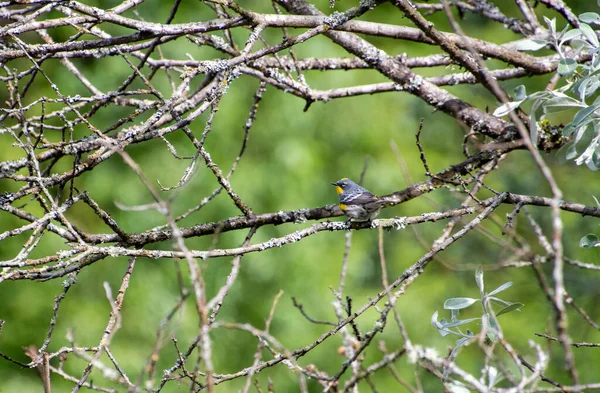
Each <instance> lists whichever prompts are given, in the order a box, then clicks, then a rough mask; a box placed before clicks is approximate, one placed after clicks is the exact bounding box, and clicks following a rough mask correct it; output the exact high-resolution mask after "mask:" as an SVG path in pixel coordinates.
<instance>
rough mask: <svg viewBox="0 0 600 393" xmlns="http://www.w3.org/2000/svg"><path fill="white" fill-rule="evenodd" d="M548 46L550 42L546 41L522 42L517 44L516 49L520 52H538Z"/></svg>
mask: <svg viewBox="0 0 600 393" xmlns="http://www.w3.org/2000/svg"><path fill="white" fill-rule="evenodd" d="M546 45H548V41H546V40H520V41H517V42H515V44H514V48H515V49H516V50H520V51H525V50H530V51H536V50H540V49H542V48H543V47H545V46H546Z"/></svg>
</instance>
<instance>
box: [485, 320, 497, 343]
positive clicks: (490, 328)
mask: <svg viewBox="0 0 600 393" xmlns="http://www.w3.org/2000/svg"><path fill="white" fill-rule="evenodd" d="M484 317H485V318H483V320H484V321H485V322H484V323H485V324H486V328H487V331H486V336H487V338H489V339H490V341H491V342H496V341H498V335H499V334H500V328H499V326H498V325H497V324H496V321H495V320H494V318H492V316H491V315H489V314H488V313H485V314H484Z"/></svg>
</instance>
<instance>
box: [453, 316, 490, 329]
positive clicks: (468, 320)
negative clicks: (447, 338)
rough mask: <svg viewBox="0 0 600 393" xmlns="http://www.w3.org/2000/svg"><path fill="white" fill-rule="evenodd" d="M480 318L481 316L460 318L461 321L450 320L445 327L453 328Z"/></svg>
mask: <svg viewBox="0 0 600 393" xmlns="http://www.w3.org/2000/svg"><path fill="white" fill-rule="evenodd" d="M480 319H481V318H469V319H462V320H459V321H455V322H450V323H448V324H446V325H444V328H446V329H450V328H453V327H457V326H462V325H466V324H467V323H471V322H474V321H479V320H480Z"/></svg>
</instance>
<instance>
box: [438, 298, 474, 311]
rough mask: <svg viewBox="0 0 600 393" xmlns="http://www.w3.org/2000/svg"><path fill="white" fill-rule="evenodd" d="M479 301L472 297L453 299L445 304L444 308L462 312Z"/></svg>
mask: <svg viewBox="0 0 600 393" xmlns="http://www.w3.org/2000/svg"><path fill="white" fill-rule="evenodd" d="M478 301H479V299H473V298H470V297H453V298H450V299H448V300H446V301H445V302H444V308H445V309H446V310H462V309H463V308H467V307H469V306H471V305H472V304H473V303H476V302H478Z"/></svg>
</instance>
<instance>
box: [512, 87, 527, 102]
mask: <svg viewBox="0 0 600 393" xmlns="http://www.w3.org/2000/svg"><path fill="white" fill-rule="evenodd" d="M514 94H515V98H516V99H517V100H524V99H525V98H527V90H526V89H525V85H519V86H517V87H515V90H514Z"/></svg>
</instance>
